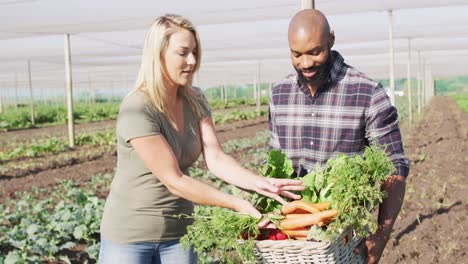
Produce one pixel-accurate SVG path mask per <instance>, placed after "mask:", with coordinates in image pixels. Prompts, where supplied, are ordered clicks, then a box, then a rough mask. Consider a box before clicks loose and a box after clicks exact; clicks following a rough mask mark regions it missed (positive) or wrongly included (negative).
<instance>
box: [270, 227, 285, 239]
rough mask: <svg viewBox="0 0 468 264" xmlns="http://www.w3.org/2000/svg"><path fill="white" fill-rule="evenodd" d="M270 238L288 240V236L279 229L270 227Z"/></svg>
mask: <svg viewBox="0 0 468 264" xmlns="http://www.w3.org/2000/svg"><path fill="white" fill-rule="evenodd" d="M268 232H269V234H268V237H267V239H268V240H286V239H288V236H287V235H286V234H285V233H283V232H282V231H281V230H278V229H268Z"/></svg>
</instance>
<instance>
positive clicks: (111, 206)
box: [101, 88, 211, 243]
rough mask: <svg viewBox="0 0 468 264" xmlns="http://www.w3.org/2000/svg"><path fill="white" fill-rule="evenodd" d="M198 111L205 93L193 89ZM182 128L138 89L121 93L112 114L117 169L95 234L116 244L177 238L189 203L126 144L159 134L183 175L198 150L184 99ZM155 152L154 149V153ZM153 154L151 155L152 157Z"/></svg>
mask: <svg viewBox="0 0 468 264" xmlns="http://www.w3.org/2000/svg"><path fill="white" fill-rule="evenodd" d="M193 89H195V91H196V93H197V94H198V95H199V98H200V102H201V105H202V109H203V111H204V116H203V117H206V116H210V115H211V110H210V108H209V105H208V102H207V101H206V98H205V97H204V96H203V93H202V92H201V90H200V89H198V88H193ZM183 110H184V122H185V124H184V129H183V133H181V134H179V133H178V132H177V131H176V130H175V129H174V128H173V127H172V126H171V125H170V124H169V122H168V120H167V119H166V118H165V116H164V115H163V114H161V113H160V112H158V111H156V110H154V109H152V108H151V107H148V106H147V104H146V103H145V95H144V93H143V92H135V93H133V94H131V95H130V96H128V97H126V98H125V99H124V101H123V102H122V104H121V106H120V111H119V116H118V118H117V129H116V130H117V133H116V135H117V169H116V173H115V175H114V179H113V181H112V184H111V187H110V192H109V196H108V197H107V200H106V205H105V208H104V214H103V217H102V221H101V236H102V237H103V238H104V239H107V240H110V241H113V242H116V243H134V242H162V241H168V240H174V239H178V238H180V237H181V236H183V235H184V234H185V232H186V227H187V225H188V224H190V220H187V219H184V218H180V219H179V218H178V217H176V216H175V215H178V214H191V213H192V211H193V203H192V202H190V201H188V200H186V199H184V198H182V197H179V196H176V195H174V194H172V193H171V192H170V191H169V190H168V189H167V188H166V186H165V185H164V184H162V183H161V182H160V181H159V180H158V178H157V177H156V176H155V175H153V174H152V172H151V171H150V170H149V169H148V168H147V167H146V166H145V165H144V163H143V161H142V160H141V158H140V157H139V156H138V154H137V153H136V152H135V149H134V148H133V147H132V145H131V144H130V143H129V141H130V140H131V139H133V138H138V137H145V136H151V135H162V136H164V138H165V139H166V140H167V142H168V143H169V145H170V146H171V148H172V151H173V152H174V155H175V157H176V158H177V161H178V163H179V167H180V169H181V171H183V172H184V174H186V175H188V168H189V167H190V166H191V165H192V164H193V163H194V162H195V161H196V160H197V159H198V157H199V156H200V153H201V140H200V130H199V121H200V119H199V118H197V117H196V116H195V114H194V113H193V112H192V110H191V108H190V106H189V105H188V103H187V102H186V101H185V102H184V107H183ZM156 153H157V152H156ZM157 160H158V157H157V156H156V157H154V161H155V162H157Z"/></svg>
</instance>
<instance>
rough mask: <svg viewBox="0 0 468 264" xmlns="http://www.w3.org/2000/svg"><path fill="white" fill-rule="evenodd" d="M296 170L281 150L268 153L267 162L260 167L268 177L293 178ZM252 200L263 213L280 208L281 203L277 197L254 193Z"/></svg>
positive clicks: (260, 171) (262, 172) (262, 173)
mask: <svg viewBox="0 0 468 264" xmlns="http://www.w3.org/2000/svg"><path fill="white" fill-rule="evenodd" d="M293 172H294V169H293V166H292V161H291V160H290V159H289V158H288V157H287V156H286V154H284V153H282V152H281V151H280V150H272V151H270V153H269V154H268V158H267V163H266V164H265V165H264V166H263V167H261V168H260V169H259V173H260V174H261V175H263V176H265V177H268V178H279V179H292V177H291V175H292V173H293ZM252 201H253V203H254V204H255V207H256V208H257V209H258V210H259V211H260V212H261V213H263V214H266V213H270V212H273V211H275V210H279V209H280V208H281V204H280V203H279V202H278V201H276V200H275V199H272V198H269V197H266V196H262V195H260V194H257V193H255V194H253V195H252Z"/></svg>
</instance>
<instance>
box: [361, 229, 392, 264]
mask: <svg viewBox="0 0 468 264" xmlns="http://www.w3.org/2000/svg"><path fill="white" fill-rule="evenodd" d="M389 238H390V237H389V234H388V232H386V231H384V230H382V229H379V230H377V232H375V234H373V235H370V236H369V237H368V238H367V239H364V240H363V241H362V242H361V243H359V245H357V246H356V248H355V249H354V253H356V254H360V255H364V256H367V263H368V264H376V263H379V260H380V257H381V256H382V253H383V251H384V249H385V246H386V245H387V242H388V240H389Z"/></svg>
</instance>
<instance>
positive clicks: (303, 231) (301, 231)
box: [283, 228, 310, 237]
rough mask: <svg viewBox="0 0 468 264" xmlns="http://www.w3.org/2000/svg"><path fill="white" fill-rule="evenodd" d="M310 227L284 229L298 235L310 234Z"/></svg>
mask: <svg viewBox="0 0 468 264" xmlns="http://www.w3.org/2000/svg"><path fill="white" fill-rule="evenodd" d="M309 230H310V228H299V229H290V230H288V229H284V230H283V232H284V233H285V234H286V235H288V236H292V237H297V236H305V237H306V236H307V234H309Z"/></svg>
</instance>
